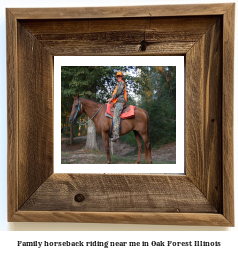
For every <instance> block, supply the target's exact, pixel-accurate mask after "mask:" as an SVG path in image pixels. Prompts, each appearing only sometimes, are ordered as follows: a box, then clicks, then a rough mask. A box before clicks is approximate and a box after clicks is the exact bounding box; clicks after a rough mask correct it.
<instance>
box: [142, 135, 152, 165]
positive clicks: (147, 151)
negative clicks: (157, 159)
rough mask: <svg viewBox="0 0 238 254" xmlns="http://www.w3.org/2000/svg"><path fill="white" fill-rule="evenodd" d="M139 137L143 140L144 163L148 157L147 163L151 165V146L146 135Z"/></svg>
mask: <svg viewBox="0 0 238 254" xmlns="http://www.w3.org/2000/svg"><path fill="white" fill-rule="evenodd" d="M141 137H142V138H143V140H144V143H145V162H147V159H148V156H149V163H150V164H151V163H152V156H151V145H150V142H149V137H148V135H147V134H145V133H143V134H141Z"/></svg>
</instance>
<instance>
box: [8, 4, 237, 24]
mask: <svg viewBox="0 0 238 254" xmlns="http://www.w3.org/2000/svg"><path fill="white" fill-rule="evenodd" d="M230 6H232V4H229V3H225V4H191V5H190V4H187V5H160V6H158V5H151V6H126V7H123V6H121V7H97V8H94V7H85V8H21V9H20V8H10V9H9V10H10V11H11V12H12V14H13V15H14V16H15V17H16V18H17V19H19V20H20V19H78V18H81V19H88V18H90V19H98V18H99V19H101V18H128V17H133V18H135V17H158V16H160V17H172V16H201V15H222V14H224V13H226V11H227V10H228V9H229V8H230Z"/></svg>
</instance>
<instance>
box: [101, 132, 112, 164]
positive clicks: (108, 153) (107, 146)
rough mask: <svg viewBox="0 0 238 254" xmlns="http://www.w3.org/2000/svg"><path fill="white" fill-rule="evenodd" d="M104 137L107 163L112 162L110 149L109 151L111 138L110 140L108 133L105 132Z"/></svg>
mask: <svg viewBox="0 0 238 254" xmlns="http://www.w3.org/2000/svg"><path fill="white" fill-rule="evenodd" d="M102 138H103V142H104V146H105V150H106V153H107V164H110V163H111V156H110V151H109V140H108V133H105V132H103V133H102Z"/></svg>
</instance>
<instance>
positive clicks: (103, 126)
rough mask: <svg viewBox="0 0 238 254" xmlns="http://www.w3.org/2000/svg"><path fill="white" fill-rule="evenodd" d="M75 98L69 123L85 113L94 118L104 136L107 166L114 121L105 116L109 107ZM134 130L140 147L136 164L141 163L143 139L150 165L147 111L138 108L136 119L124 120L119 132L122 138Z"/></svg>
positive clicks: (146, 158) (109, 159)
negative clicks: (110, 135)
mask: <svg viewBox="0 0 238 254" xmlns="http://www.w3.org/2000/svg"><path fill="white" fill-rule="evenodd" d="M73 98H74V103H73V105H72V110H71V113H70V117H69V121H70V122H71V123H75V122H76V120H77V118H78V117H79V116H81V115H82V114H83V113H85V114H86V115H87V116H88V117H89V118H92V121H93V122H94V124H95V126H96V130H97V132H98V133H99V134H101V135H102V138H103V141H104V145H105V150H106V154H107V164H110V162H111V156H110V151H109V134H110V131H111V125H112V119H111V118H109V117H107V116H105V112H106V108H107V105H106V104H101V103H98V102H94V101H92V100H89V99H85V98H82V97H80V96H79V95H77V97H74V96H73ZM132 130H133V132H134V135H135V138H136V142H137V145H138V157H137V161H136V164H139V163H140V158H141V150H142V141H141V137H142V138H143V140H144V144H145V161H146V163H147V160H148V157H149V163H150V164H151V163H152V156H151V145H150V142H149V115H148V113H147V111H146V110H144V109H141V108H138V107H136V109H135V116H134V117H132V118H128V119H123V120H122V121H121V126H120V132H119V135H120V136H121V135H125V134H127V133H129V132H130V131H132Z"/></svg>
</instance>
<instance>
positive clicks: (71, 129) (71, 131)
mask: <svg viewBox="0 0 238 254" xmlns="http://www.w3.org/2000/svg"><path fill="white" fill-rule="evenodd" d="M73 137H74V124H73V123H71V124H70V145H71V146H72V145H73Z"/></svg>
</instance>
